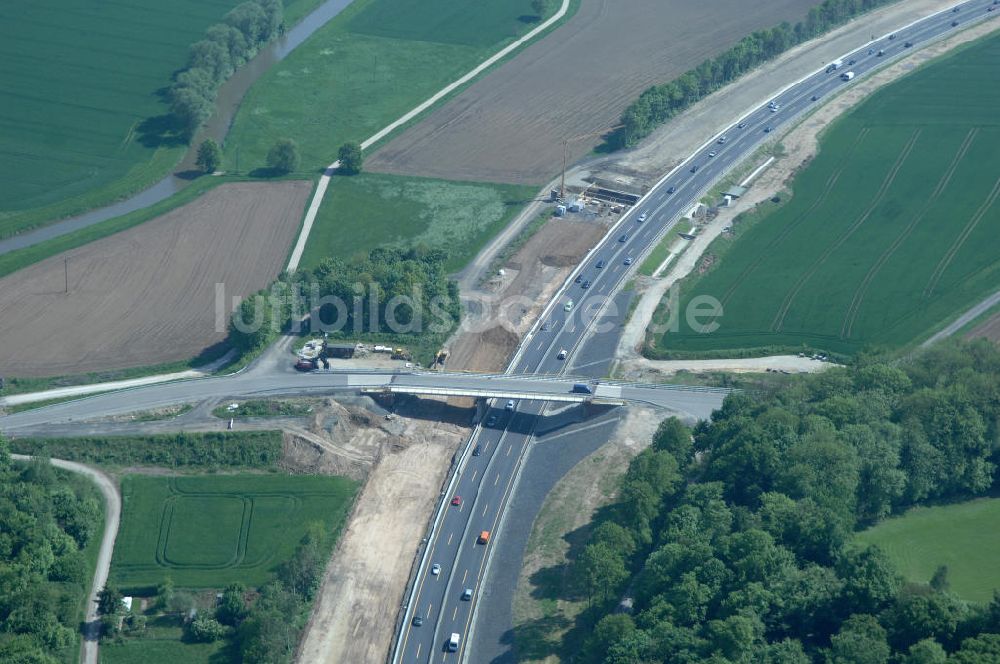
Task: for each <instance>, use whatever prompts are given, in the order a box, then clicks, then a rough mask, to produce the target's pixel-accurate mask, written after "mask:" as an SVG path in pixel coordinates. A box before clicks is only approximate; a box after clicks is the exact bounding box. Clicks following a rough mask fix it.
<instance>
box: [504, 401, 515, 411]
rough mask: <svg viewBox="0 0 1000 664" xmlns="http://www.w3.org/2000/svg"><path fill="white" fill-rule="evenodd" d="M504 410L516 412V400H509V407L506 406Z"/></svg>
mask: <svg viewBox="0 0 1000 664" xmlns="http://www.w3.org/2000/svg"><path fill="white" fill-rule="evenodd" d="M504 410H514V400H513V399H507V405H506V406H504Z"/></svg>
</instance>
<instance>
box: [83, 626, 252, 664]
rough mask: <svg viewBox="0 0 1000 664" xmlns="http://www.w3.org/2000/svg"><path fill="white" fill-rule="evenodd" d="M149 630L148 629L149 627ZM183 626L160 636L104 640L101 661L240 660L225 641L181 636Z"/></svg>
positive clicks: (119, 663)
mask: <svg viewBox="0 0 1000 664" xmlns="http://www.w3.org/2000/svg"><path fill="white" fill-rule="evenodd" d="M147 631H148V630H147ZM182 634H183V630H182V629H180V628H177V629H175V630H173V632H172V633H164V634H162V635H157V636H143V637H142V638H138V639H127V640H124V641H123V642H121V643H115V642H114V641H109V642H108V643H102V644H101V650H100V652H99V654H100V662H101V664H135V662H142V663H143V664H178V663H179V662H183V663H184V664H201V663H203V662H204V664H210V663H213V664H218V663H221V662H233V661H238V660H235V659H234V658H232V657H230V656H229V655H228V654H227V652H226V647H227V646H226V642H225V641H216V642H215V643H188V642H184V641H182V640H181V636H182Z"/></svg>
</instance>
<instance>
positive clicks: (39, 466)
mask: <svg viewBox="0 0 1000 664" xmlns="http://www.w3.org/2000/svg"><path fill="white" fill-rule="evenodd" d="M102 514H103V510H102V507H101V502H100V496H99V494H98V493H97V489H96V487H94V486H92V485H91V484H89V481H88V480H87V479H85V478H83V477H79V476H76V475H73V474H72V473H69V472H66V471H62V470H58V469H56V468H53V467H52V466H51V465H50V464H49V463H48V462H47V461H34V462H30V463H24V462H14V461H12V460H11V457H10V453H9V451H8V448H7V443H6V441H4V440H3V439H2V438H0V662H5V663H6V664H15V663H16V664H50V663H52V664H55V663H56V662H63V661H65V660H66V656H67V654H68V653H70V652H71V651H72V649H73V648H75V647H76V644H77V643H78V638H77V634H78V631H79V626H80V621H81V619H82V618H83V614H82V609H83V602H84V598H85V596H86V593H87V590H88V588H89V584H90V575H91V573H92V570H90V569H89V564H88V561H87V559H86V557H85V556H84V552H83V549H84V547H86V546H87V543H88V542H90V541H91V540H92V539H95V538H97V537H99V536H100V533H99V532H98V528H99V527H100V524H101V522H102V519H103V516H102Z"/></svg>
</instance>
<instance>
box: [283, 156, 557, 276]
mask: <svg viewBox="0 0 1000 664" xmlns="http://www.w3.org/2000/svg"><path fill="white" fill-rule="evenodd" d="M535 193H537V190H536V188H535V187H525V186H517V185H501V184H477V183H468V182H449V181H446V180H432V179H428V178H412V177H400V176H395V175H379V174H373V173H364V174H361V175H357V176H353V177H337V178H334V179H333V181H332V182H331V183H330V188H329V189H328V190H327V193H326V198H325V199H324V200H323V205H322V207H320V210H319V214H318V215H317V217H316V223H315V226H313V229H312V232H311V234H310V236H309V244H308V246H307V247H306V250H305V253H304V254H303V256H302V267H304V268H310V267H315V266H316V265H318V264H319V263H320V262H321V261H322V260H323V259H324V258H327V257H329V256H332V257H335V258H350V257H352V256H355V255H359V254H363V255H367V254H368V252H369V251H370V250H371V249H374V248H375V247H379V246H385V245H393V246H397V245H398V246H416V245H420V244H425V245H427V246H430V247H440V248H444V249H447V250H448V263H447V268H448V269H449V270H458V269H461V268H462V267H464V266H465V264H466V263H468V262H469V260H470V259H471V258H472V257H473V256H475V254H476V252H478V251H479V250H480V249H481V248H482V246H483V245H484V244H486V242H488V241H489V240H490V238H492V237H493V236H494V235H496V234H497V233H498V232H499V231H500V230H501V229H502V228H503V227H504V226H506V225H507V223H508V222H509V221H510V220H511V218H512V217H513V216H514V215H516V214H517V213H518V212H520V211H521V208H523V207H524V205H525V204H526V203H528V202H529V201H530V200H531V199H532V198H533V196H534V195H535Z"/></svg>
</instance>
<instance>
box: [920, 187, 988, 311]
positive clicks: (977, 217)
mask: <svg viewBox="0 0 1000 664" xmlns="http://www.w3.org/2000/svg"><path fill="white" fill-rule="evenodd" d="M998 196H1000V178H997V181H996V183H995V184H994V185H993V189H992V191H990V195H989V196H987V197H986V200H985V201H984V202H983V204H982V205H980V206H979V209H978V210H976V213H975V214H974V215H972V218H971V219H969V222H968V223H967V224H966V225H965V228H963V229H962V232H961V233H960V234H959V236H958V237H957V238H955V241H954V242H953V243H952V245H951V248H949V249H948V253H946V254H945V255H944V256H943V257H942V258H941V261H940V262H939V263H938V264H937V267H935V268H934V273H933V274H932V275H931V278H930V280H928V282H927V286H926V287H925V288H924V295H925V296H927V297H930V295H931V293H933V292H934V289H935V288H936V287H937V284H938V282H939V281H940V280H941V276H942V275H944V272H945V270H947V269H948V266H949V265H951V262H952V261H953V260H954V259H955V255H956V254H957V253H958V251H959V250H960V249H961V248H962V245H964V244H965V241H966V240H968V239H969V236H970V235H971V234H972V231H974V230H975V229H976V226H978V225H979V222H980V221H982V220H983V217H985V216H986V213H987V212H989V209H990V208H991V207H993V204H994V203H995V202H996V200H997V197H998Z"/></svg>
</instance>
